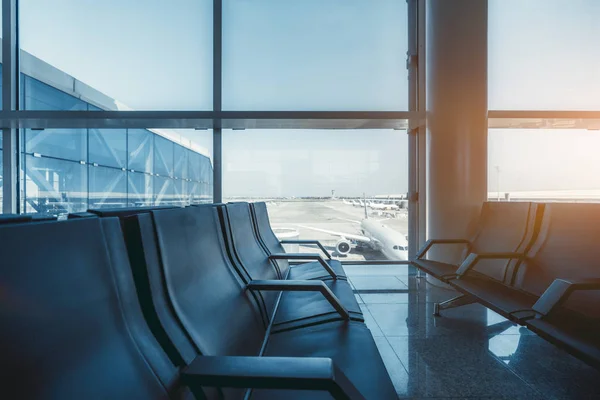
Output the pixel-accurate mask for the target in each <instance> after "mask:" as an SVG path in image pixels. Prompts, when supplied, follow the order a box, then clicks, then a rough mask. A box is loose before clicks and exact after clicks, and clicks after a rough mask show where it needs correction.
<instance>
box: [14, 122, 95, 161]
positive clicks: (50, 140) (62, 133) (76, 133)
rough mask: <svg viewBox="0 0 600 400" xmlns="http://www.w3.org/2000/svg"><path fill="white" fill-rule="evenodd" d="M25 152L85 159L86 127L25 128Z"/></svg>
mask: <svg viewBox="0 0 600 400" xmlns="http://www.w3.org/2000/svg"><path fill="white" fill-rule="evenodd" d="M25 152H26V153H29V154H33V153H38V154H41V155H44V156H50V157H56V158H62V159H66V160H72V161H87V130H86V129H43V130H34V129H25Z"/></svg>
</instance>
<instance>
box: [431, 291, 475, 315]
mask: <svg viewBox="0 0 600 400" xmlns="http://www.w3.org/2000/svg"><path fill="white" fill-rule="evenodd" d="M475 302H476V300H475V298H474V297H473V296H469V295H466V294H461V295H459V296H456V297H454V298H452V299H450V300H446V301H443V302H441V303H435V304H434V305H433V315H435V316H436V317H439V316H440V311H442V310H447V309H449V308H456V307H460V306H465V305H467V304H473V303H475Z"/></svg>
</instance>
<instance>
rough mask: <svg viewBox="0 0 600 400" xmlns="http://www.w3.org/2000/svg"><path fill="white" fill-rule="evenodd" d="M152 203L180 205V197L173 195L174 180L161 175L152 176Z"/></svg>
mask: <svg viewBox="0 0 600 400" xmlns="http://www.w3.org/2000/svg"><path fill="white" fill-rule="evenodd" d="M154 204H156V205H157V206H164V205H181V199H180V198H177V196H176V195H175V180H174V179H171V178H165V177H162V176H155V177H154Z"/></svg>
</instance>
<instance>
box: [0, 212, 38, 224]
mask: <svg viewBox="0 0 600 400" xmlns="http://www.w3.org/2000/svg"><path fill="white" fill-rule="evenodd" d="M24 222H31V215H29V214H0V225H5V224H22V223H24Z"/></svg>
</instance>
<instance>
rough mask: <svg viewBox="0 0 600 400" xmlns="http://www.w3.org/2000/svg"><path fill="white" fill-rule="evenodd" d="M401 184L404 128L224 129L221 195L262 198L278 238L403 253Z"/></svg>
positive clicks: (367, 256)
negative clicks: (309, 240) (311, 240)
mask: <svg viewBox="0 0 600 400" xmlns="http://www.w3.org/2000/svg"><path fill="white" fill-rule="evenodd" d="M407 190H408V140H407V135H406V133H405V132H404V131H395V130H341V131H338V130H333V131H332V130H325V131H324V130H268V131H254V130H253V131H229V130H227V131H224V133H223V196H224V200H225V201H235V200H238V201H239V200H247V201H266V202H267V207H268V210H269V216H270V220H271V225H272V227H273V228H274V229H275V231H276V233H277V234H278V235H279V236H280V238H286V237H289V238H296V239H297V238H300V239H318V240H320V241H322V242H323V243H324V244H325V245H326V247H328V248H329V250H330V252H331V253H333V255H334V256H336V257H340V258H342V259H345V260H356V261H359V260H385V259H391V260H401V259H404V260H406V258H407V251H408V249H407V246H408V243H407V234H408V220H407V215H408V210H407V201H406V192H407ZM315 249H316V248H315V247H312V246H300V247H299V248H296V249H295V250H301V251H308V252H315Z"/></svg>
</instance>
